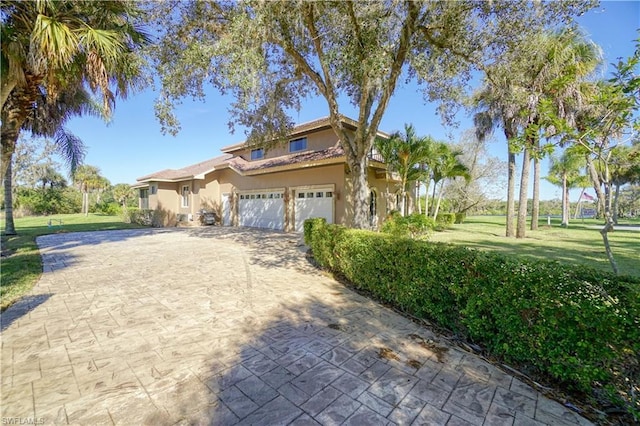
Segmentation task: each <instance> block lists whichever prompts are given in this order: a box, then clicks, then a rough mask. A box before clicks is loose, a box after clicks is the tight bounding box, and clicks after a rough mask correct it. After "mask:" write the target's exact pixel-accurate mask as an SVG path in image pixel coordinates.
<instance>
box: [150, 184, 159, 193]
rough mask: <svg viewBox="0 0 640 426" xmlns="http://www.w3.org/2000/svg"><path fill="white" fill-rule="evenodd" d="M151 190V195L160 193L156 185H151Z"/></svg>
mask: <svg viewBox="0 0 640 426" xmlns="http://www.w3.org/2000/svg"><path fill="white" fill-rule="evenodd" d="M149 189H150V190H151V195H155V194H157V193H158V187H157V186H155V185H151V186H150V187H149Z"/></svg>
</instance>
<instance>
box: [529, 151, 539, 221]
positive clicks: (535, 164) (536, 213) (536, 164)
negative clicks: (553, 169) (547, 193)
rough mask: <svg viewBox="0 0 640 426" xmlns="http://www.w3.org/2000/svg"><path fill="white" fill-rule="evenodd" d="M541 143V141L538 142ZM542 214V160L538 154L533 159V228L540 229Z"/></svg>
mask: <svg viewBox="0 0 640 426" xmlns="http://www.w3.org/2000/svg"><path fill="white" fill-rule="evenodd" d="M538 145H539V143H538ZM539 215H540V160H539V159H538V157H537V155H536V157H535V158H534V159H533V205H532V206H531V230H532V231H535V230H536V229H538V217H539Z"/></svg>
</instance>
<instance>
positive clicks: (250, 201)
mask: <svg viewBox="0 0 640 426" xmlns="http://www.w3.org/2000/svg"><path fill="white" fill-rule="evenodd" d="M238 219H239V224H240V226H249V227H252V228H267V229H279V230H282V229H284V194H283V193H282V192H252V193H245V194H242V193H241V194H240V199H239V200H238Z"/></svg>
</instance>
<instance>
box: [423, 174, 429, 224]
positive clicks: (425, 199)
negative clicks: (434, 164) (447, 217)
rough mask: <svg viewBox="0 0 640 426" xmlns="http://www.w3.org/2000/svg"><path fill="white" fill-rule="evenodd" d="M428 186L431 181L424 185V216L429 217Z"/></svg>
mask: <svg viewBox="0 0 640 426" xmlns="http://www.w3.org/2000/svg"><path fill="white" fill-rule="evenodd" d="M429 185H431V179H429V180H427V181H426V182H425V183H424V215H425V216H427V217H428V216H429Z"/></svg>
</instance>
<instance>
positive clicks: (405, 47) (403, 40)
mask: <svg viewBox="0 0 640 426" xmlns="http://www.w3.org/2000/svg"><path fill="white" fill-rule="evenodd" d="M405 4H406V5H407V8H408V14H407V18H406V20H405V21H404V24H403V26H402V31H401V33H400V42H399V43H398V49H397V50H396V54H395V58H394V60H393V63H392V64H391V71H390V72H389V79H388V80H387V84H386V85H385V87H384V90H383V92H382V96H381V98H380V102H378V105H377V107H376V110H375V112H374V113H373V118H372V119H371V123H370V125H369V129H368V131H367V140H368V143H367V145H370V144H371V143H373V140H374V139H375V136H376V133H377V130H378V127H379V126H380V121H381V120H382V116H383V114H384V111H385V110H386V109H387V105H388V104H389V99H390V98H391V95H392V94H393V92H394V90H395V87H396V83H397V81H398V77H399V76H400V73H401V72H402V66H403V65H404V63H405V61H406V59H407V55H408V52H409V45H410V42H411V37H412V36H413V34H414V33H415V24H416V21H417V19H418V12H419V11H418V8H417V6H416V4H415V3H414V2H412V1H407V2H406V3H405ZM372 130H373V133H372Z"/></svg>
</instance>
